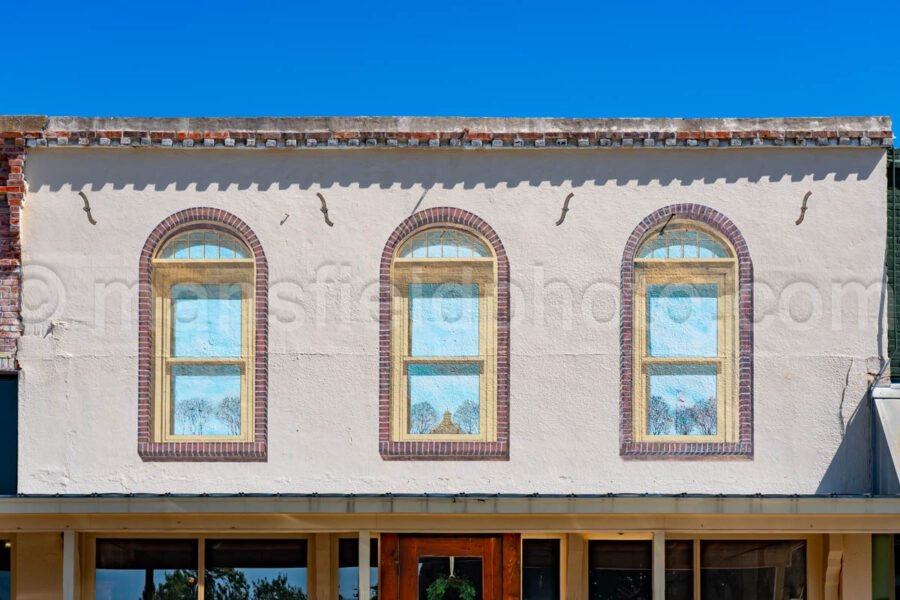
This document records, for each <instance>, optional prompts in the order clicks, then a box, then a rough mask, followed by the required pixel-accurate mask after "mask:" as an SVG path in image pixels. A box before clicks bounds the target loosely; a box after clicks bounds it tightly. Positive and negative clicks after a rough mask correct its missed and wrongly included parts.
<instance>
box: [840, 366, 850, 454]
mask: <svg viewBox="0 0 900 600" xmlns="http://www.w3.org/2000/svg"><path fill="white" fill-rule="evenodd" d="M853 363H854V359H852V358H851V359H850V364H849V365H848V366H847V374H846V375H845V376H844V387H843V389H842V390H841V403H840V405H839V406H838V424H839V425H840V427H841V438H843V437H844V434H846V432H847V427H846V421H845V420H844V401H845V400H846V399H847V388H849V387H850V373H851V371H853Z"/></svg>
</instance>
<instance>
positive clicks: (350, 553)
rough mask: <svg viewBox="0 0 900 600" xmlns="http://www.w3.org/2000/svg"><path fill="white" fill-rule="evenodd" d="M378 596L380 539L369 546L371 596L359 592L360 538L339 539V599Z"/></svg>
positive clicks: (355, 599) (371, 598) (373, 540)
mask: <svg viewBox="0 0 900 600" xmlns="http://www.w3.org/2000/svg"><path fill="white" fill-rule="evenodd" d="M376 598H378V540H377V539H375V538H373V539H371V540H370V546H369V596H368V598H367V597H366V596H365V594H363V596H362V599H360V594H359V539H357V538H341V539H340V540H338V600H374V599H376Z"/></svg>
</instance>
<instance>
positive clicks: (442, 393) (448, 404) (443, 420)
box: [408, 363, 481, 434]
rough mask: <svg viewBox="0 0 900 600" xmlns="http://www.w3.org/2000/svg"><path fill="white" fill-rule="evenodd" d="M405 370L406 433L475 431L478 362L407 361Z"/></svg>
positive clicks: (478, 374) (478, 403)
mask: <svg viewBox="0 0 900 600" xmlns="http://www.w3.org/2000/svg"><path fill="white" fill-rule="evenodd" d="M408 371H409V433H413V434H428V433H447V434H477V433H479V427H480V420H481V408H480V407H481V403H480V399H481V366H480V365H474V364H466V363H462V364H459V363H438V364H411V365H409V367H408Z"/></svg>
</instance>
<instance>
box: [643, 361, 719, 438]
mask: <svg viewBox="0 0 900 600" xmlns="http://www.w3.org/2000/svg"><path fill="white" fill-rule="evenodd" d="M647 375H648V379H649V382H650V386H649V387H650V389H649V398H648V405H649V406H648V410H647V433H648V434H649V435H715V434H716V432H717V430H718V407H717V402H716V397H717V394H716V384H717V378H718V376H717V373H716V367H715V365H665V366H661V365H652V366H650V367H648V368H647Z"/></svg>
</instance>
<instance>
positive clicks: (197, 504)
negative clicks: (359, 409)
mask: <svg viewBox="0 0 900 600" xmlns="http://www.w3.org/2000/svg"><path fill="white" fill-rule="evenodd" d="M151 513H179V514H189V513H194V514H204V513H207V514H222V513H232V514H253V513H257V514H263V513H307V514H384V513H393V514H457V515H462V514H473V515H490V514H510V515H513V514H527V515H535V516H538V515H563V514H582V515H594V514H596V515H599V514H621V515H629V514H682V515H683V514H719V515H741V514H768V515H798V516H799V515H811V516H812V515H886V516H887V515H892V516H898V515H900V498H898V497H871V496H837V495H835V496H801V495H796V496H790V495H784V496H774V495H768V496H766V495H761V494H760V495H746V496H726V495H652V494H609V495H571V496H566V495H537V494H535V495H516V494H512V495H506V494H456V495H430V494H396V495H394V494H372V495H365V494H363V495H353V494H349V495H346V494H236V495H235V494H220V495H219V494H209V495H206V494H203V495H189V494H183V495H177V494H165V495H155V494H134V495H131V494H127V495H123V494H104V495H100V494H97V495H66V496H63V495H58V496H52V495H47V496H40V495H33V496H7V497H2V498H0V515H16V514H19V515H29V514H30V515H42V514H46V515H51V514H69V515H71V514H119V515H127V514H151Z"/></svg>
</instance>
